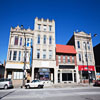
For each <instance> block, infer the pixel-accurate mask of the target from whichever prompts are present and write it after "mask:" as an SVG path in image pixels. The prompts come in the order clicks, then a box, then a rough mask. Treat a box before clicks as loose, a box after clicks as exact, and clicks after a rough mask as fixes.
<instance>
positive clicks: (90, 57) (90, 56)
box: [89, 54, 92, 62]
mask: <svg viewBox="0 0 100 100" xmlns="http://www.w3.org/2000/svg"><path fill="white" fill-rule="evenodd" d="M89 59H90V62H92V55H91V54H89Z"/></svg>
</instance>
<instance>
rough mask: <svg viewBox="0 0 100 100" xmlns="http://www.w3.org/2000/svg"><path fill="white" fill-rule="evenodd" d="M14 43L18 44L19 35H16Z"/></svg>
mask: <svg viewBox="0 0 100 100" xmlns="http://www.w3.org/2000/svg"><path fill="white" fill-rule="evenodd" d="M14 45H18V36H15V42H14Z"/></svg>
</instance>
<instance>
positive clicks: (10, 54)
mask: <svg viewBox="0 0 100 100" xmlns="http://www.w3.org/2000/svg"><path fill="white" fill-rule="evenodd" d="M11 56H12V51H10V53H9V60H11Z"/></svg>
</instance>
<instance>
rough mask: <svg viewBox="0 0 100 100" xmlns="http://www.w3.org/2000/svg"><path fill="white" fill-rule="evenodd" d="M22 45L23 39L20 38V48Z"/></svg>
mask: <svg viewBox="0 0 100 100" xmlns="http://www.w3.org/2000/svg"><path fill="white" fill-rule="evenodd" d="M21 45H22V37H20V46H21Z"/></svg>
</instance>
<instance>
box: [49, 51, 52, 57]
mask: <svg viewBox="0 0 100 100" xmlns="http://www.w3.org/2000/svg"><path fill="white" fill-rule="evenodd" d="M49 59H52V50H49Z"/></svg>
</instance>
